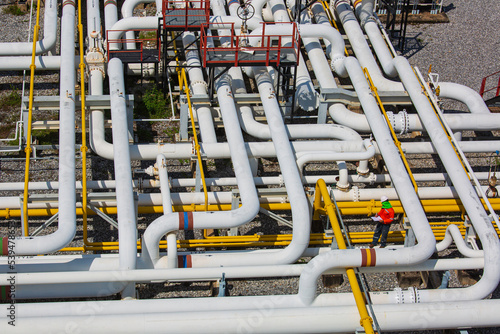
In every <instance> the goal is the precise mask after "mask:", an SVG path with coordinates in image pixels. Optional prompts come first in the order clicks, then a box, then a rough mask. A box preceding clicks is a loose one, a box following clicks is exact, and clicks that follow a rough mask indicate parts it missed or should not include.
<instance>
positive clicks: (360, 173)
mask: <svg viewBox="0 0 500 334" xmlns="http://www.w3.org/2000/svg"><path fill="white" fill-rule="evenodd" d="M369 172H370V169H368V168H367V169H361V168H359V166H358V167H357V168H356V173H358V175H361V176H366V175H368V173H369Z"/></svg>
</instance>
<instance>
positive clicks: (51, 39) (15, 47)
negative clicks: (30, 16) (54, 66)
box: [0, 0, 75, 62]
mask: <svg viewBox="0 0 500 334" xmlns="http://www.w3.org/2000/svg"><path fill="white" fill-rule="evenodd" d="M65 4H69V5H72V6H74V5H75V3H74V2H73V1H69V2H65ZM63 7H64V6H63ZM57 8H58V4H57V1H56V0H47V1H45V7H44V11H45V13H44V19H43V20H44V23H43V24H44V28H43V39H42V40H40V41H37V42H36V49H35V54H36V55H40V54H42V53H46V52H49V51H50V50H51V49H52V48H54V46H55V45H56V39H57V35H56V34H57ZM61 29H62V28H61ZM32 52H33V43H32V42H12V43H0V56H29V55H31V54H32ZM0 59H2V62H3V58H0Z"/></svg>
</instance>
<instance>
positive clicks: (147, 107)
mask: <svg viewBox="0 0 500 334" xmlns="http://www.w3.org/2000/svg"><path fill="white" fill-rule="evenodd" d="M135 109H136V111H137V114H138V116H142V117H146V118H154V119H159V118H169V117H170V116H171V115H172V110H171V108H170V105H169V99H168V98H167V97H165V95H164V94H163V92H161V91H160V90H159V89H158V87H157V86H156V85H153V86H152V87H151V88H148V89H146V91H145V92H144V93H143V94H142V99H141V98H139V99H138V105H137V106H136V108H135Z"/></svg>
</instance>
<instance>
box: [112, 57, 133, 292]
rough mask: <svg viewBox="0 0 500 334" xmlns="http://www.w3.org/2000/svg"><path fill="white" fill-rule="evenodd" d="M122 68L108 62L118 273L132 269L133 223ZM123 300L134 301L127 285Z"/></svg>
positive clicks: (131, 287)
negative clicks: (115, 181) (131, 299)
mask: <svg viewBox="0 0 500 334" xmlns="http://www.w3.org/2000/svg"><path fill="white" fill-rule="evenodd" d="M123 70H124V68H123V64H122V61H121V60H120V59H118V58H114V59H111V60H110V61H109V62H108V75H109V92H110V98H111V119H112V121H113V127H112V133H113V147H114V160H113V161H114V168H115V178H116V180H117V181H118V182H117V184H116V202H117V211H118V212H117V218H118V240H119V241H120V244H119V254H120V269H124V270H130V269H135V268H136V259H137V223H136V215H137V213H136V209H135V202H134V189H133V187H132V168H131V166H130V152H129V143H128V123H127V103H126V101H125V78H124V76H123ZM122 297H123V298H134V297H135V284H134V283H130V284H128V285H127V286H126V287H125V289H124V290H123V291H122Z"/></svg>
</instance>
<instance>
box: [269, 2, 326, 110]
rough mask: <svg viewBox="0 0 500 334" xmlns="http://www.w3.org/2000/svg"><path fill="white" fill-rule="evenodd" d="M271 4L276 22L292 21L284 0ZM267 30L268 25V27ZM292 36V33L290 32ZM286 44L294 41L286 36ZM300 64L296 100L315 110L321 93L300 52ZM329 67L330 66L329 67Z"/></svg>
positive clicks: (301, 105) (299, 105) (297, 73)
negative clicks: (317, 89) (317, 90)
mask: <svg viewBox="0 0 500 334" xmlns="http://www.w3.org/2000/svg"><path fill="white" fill-rule="evenodd" d="M269 6H271V10H272V12H273V17H274V22H290V18H289V16H288V12H287V9H286V6H285V3H284V2H283V0H269ZM266 31H267V27H266ZM289 35H290V36H292V33H290V34H289ZM282 43H283V44H284V45H291V43H292V41H291V39H289V38H286V40H285V41H283V42H282ZM297 61H298V65H297V68H296V69H295V70H294V69H292V70H294V71H296V73H295V80H296V82H295V100H296V107H300V108H301V109H302V110H305V111H313V110H315V109H317V108H318V106H319V94H318V93H317V92H316V91H315V90H314V85H313V83H312V80H311V76H310V75H309V70H308V69H307V66H306V62H305V59H304V57H303V56H302V54H301V53H300V52H299V59H297ZM327 68H328V67H327Z"/></svg>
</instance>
